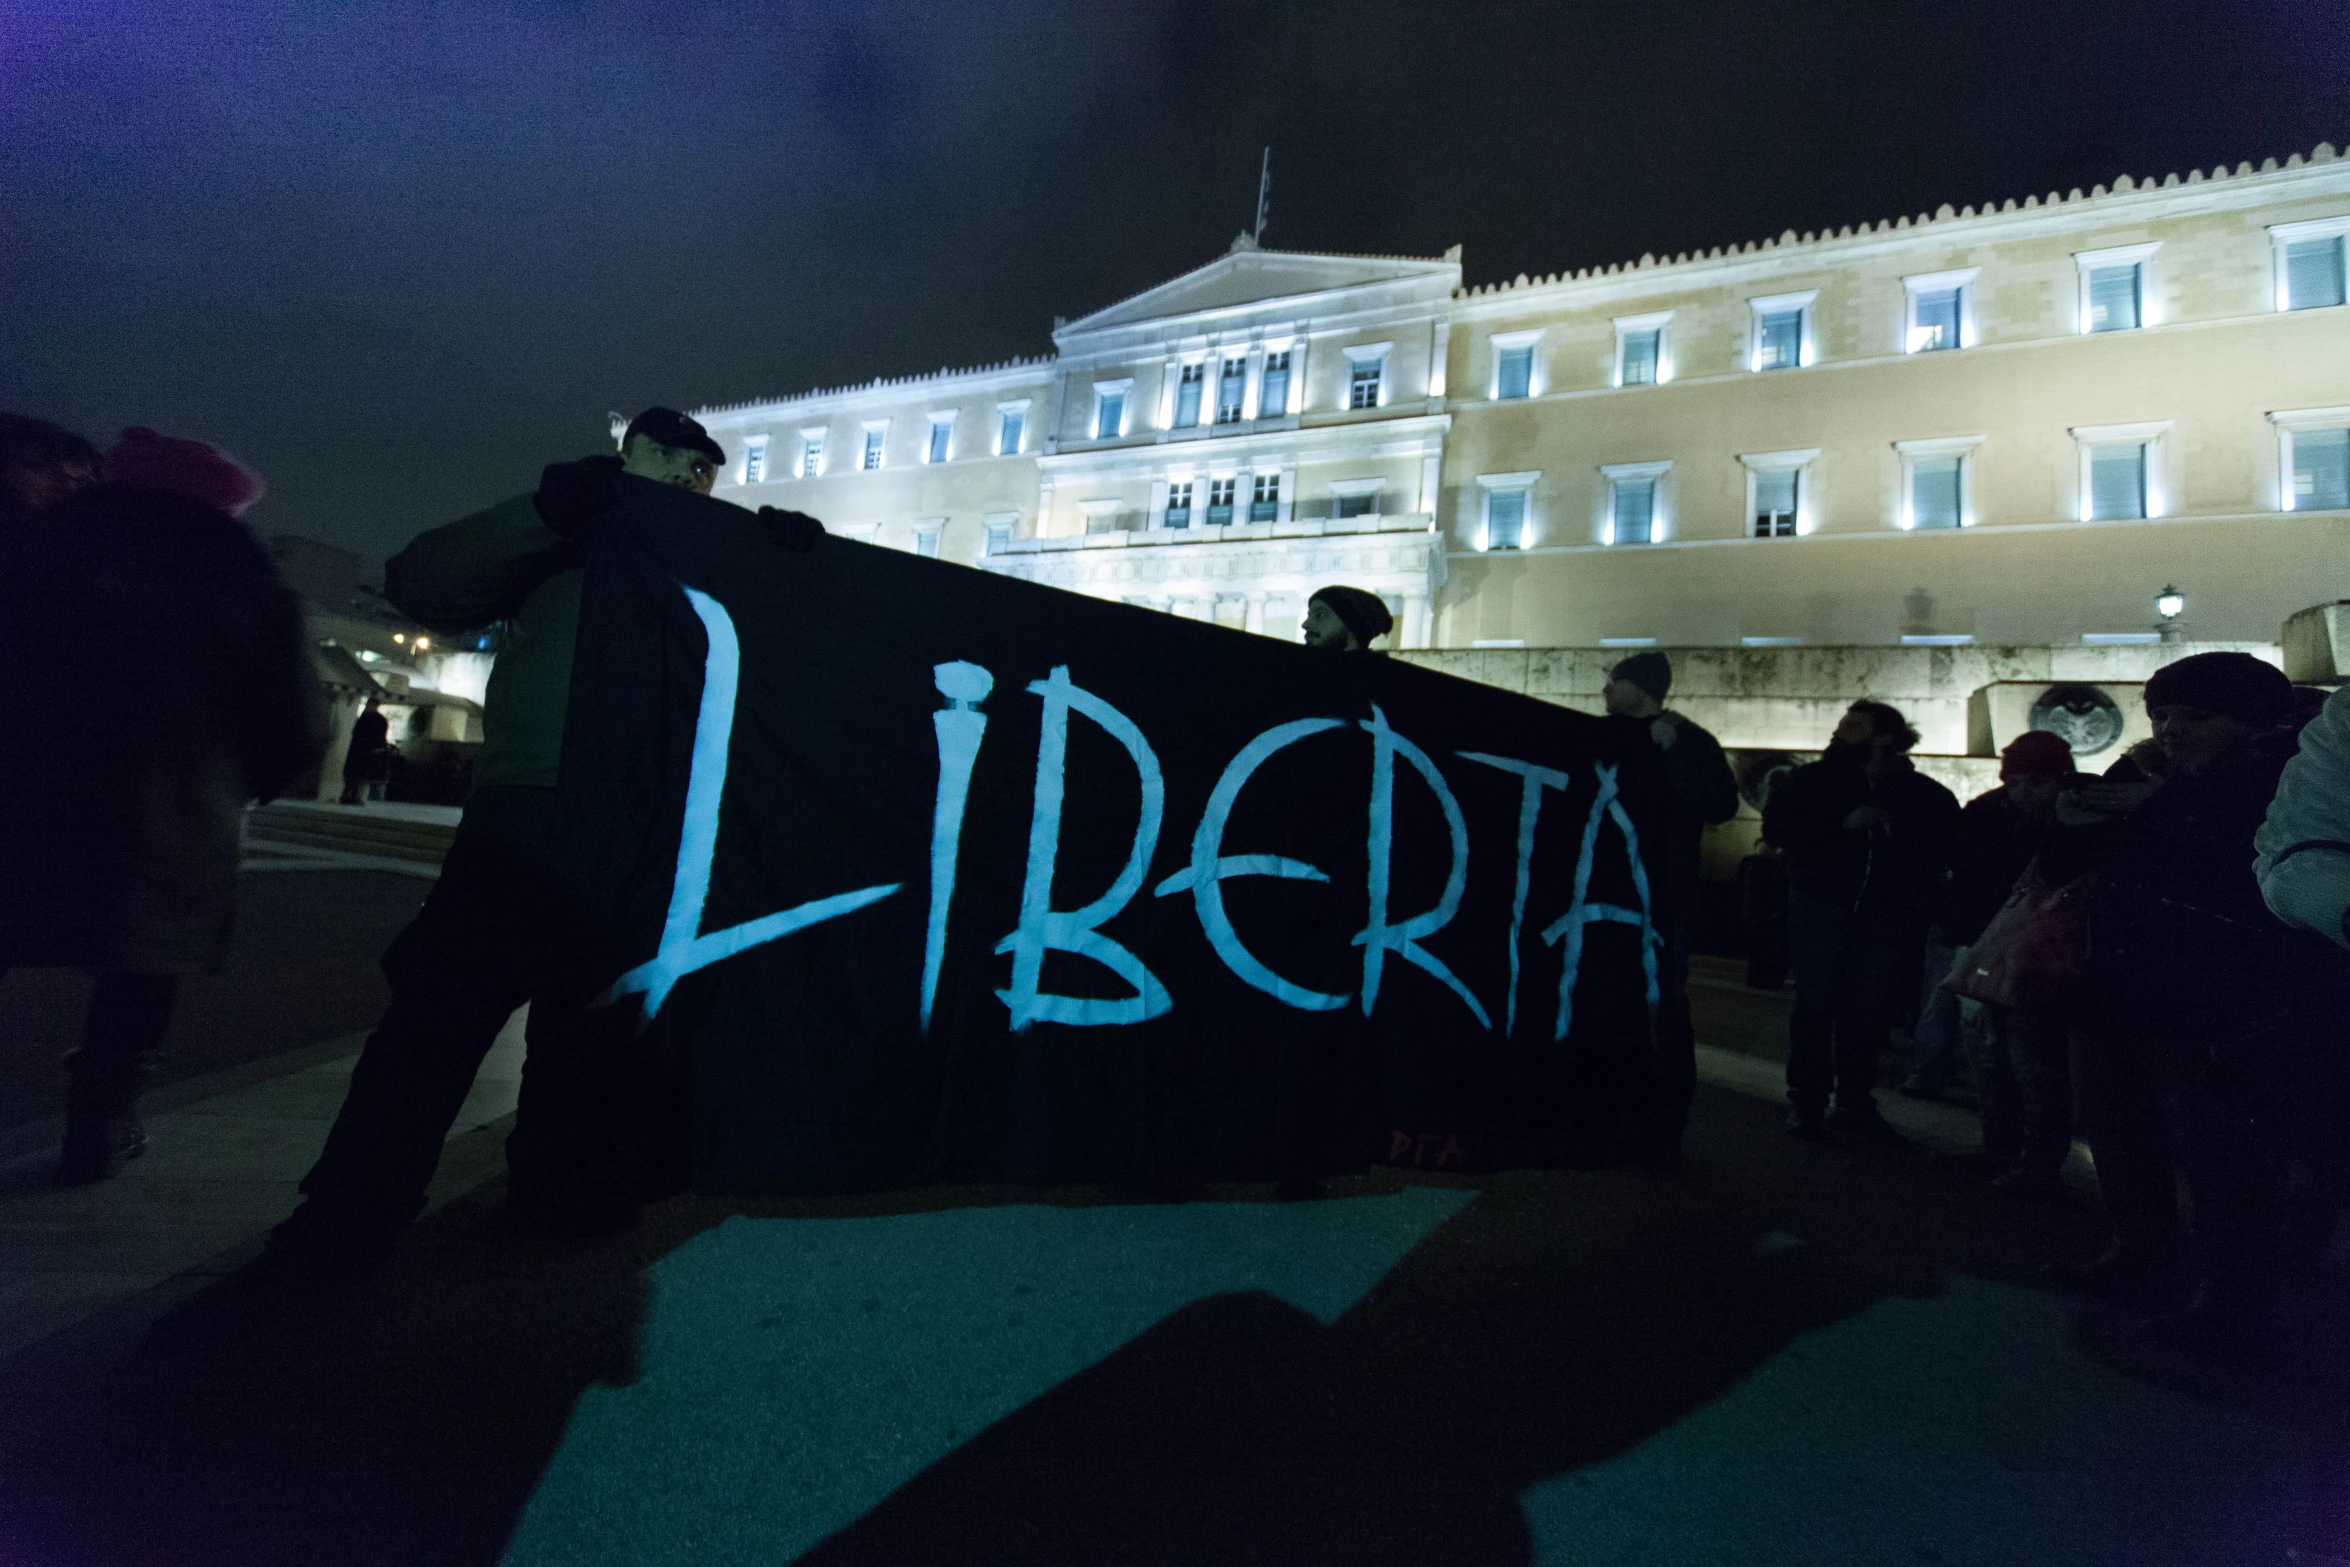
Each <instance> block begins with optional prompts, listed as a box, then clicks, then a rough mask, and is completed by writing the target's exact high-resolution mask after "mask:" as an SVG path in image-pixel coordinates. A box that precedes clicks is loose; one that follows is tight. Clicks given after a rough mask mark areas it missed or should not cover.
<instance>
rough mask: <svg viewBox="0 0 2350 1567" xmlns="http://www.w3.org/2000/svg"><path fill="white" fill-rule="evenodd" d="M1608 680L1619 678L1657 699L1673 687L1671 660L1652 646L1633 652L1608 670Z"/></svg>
mask: <svg viewBox="0 0 2350 1567" xmlns="http://www.w3.org/2000/svg"><path fill="white" fill-rule="evenodd" d="M1608 678H1609V679H1610V680H1621V681H1623V682H1624V683H1625V684H1626V685H1634V686H1638V687H1639V688H1640V689H1641V690H1643V691H1645V692H1647V693H1648V694H1649V695H1650V696H1652V697H1654V698H1655V699H1656V700H1657V701H1659V702H1662V701H1663V700H1664V699H1665V693H1666V692H1667V691H1670V690H1672V689H1673V661H1672V660H1671V659H1669V658H1667V657H1665V656H1664V654H1662V653H1659V652H1657V651H1656V650H1655V649H1654V648H1651V649H1649V650H1648V651H1646V652H1642V653H1635V654H1633V655H1632V656H1631V657H1630V658H1627V659H1625V660H1624V661H1623V662H1622V663H1620V664H1618V665H1616V667H1615V668H1613V669H1611V670H1609V671H1608Z"/></svg>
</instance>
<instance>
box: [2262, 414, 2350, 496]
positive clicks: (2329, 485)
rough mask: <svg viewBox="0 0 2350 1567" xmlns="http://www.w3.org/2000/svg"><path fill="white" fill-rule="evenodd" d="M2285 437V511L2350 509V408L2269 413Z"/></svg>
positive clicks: (2283, 454)
mask: <svg viewBox="0 0 2350 1567" xmlns="http://www.w3.org/2000/svg"><path fill="white" fill-rule="evenodd" d="M2269 419H2270V420H2271V421H2272V422H2273V423H2274V424H2275V425H2276V427H2277V435H2278V438H2279V439H2280V440H2281V441H2282V442H2283V451H2282V452H2281V453H2280V454H2279V455H2280V456H2282V457H2283V459H2284V474H2285V483H2284V495H2283V496H2282V497H2281V501H2282V504H2283V506H2284V509H2285V510H2287V511H2342V510H2346V509H2350V408H2313V409H2306V410H2303V411H2302V412H2299V413H2275V414H2270V415H2269Z"/></svg>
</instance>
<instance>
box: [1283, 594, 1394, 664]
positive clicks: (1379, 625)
mask: <svg viewBox="0 0 2350 1567" xmlns="http://www.w3.org/2000/svg"><path fill="white" fill-rule="evenodd" d="M1394 627H1395V617H1394V616H1393V615H1391V614H1389V613H1388V612H1387V605H1386V604H1385V603H1384V602H1382V601H1381V599H1380V597H1379V595H1378V594H1376V593H1371V592H1368V591H1366V590H1364V589H1362V588H1348V587H1337V586H1333V587H1327V588H1322V589H1319V590H1318V591H1316V593H1315V594H1314V596H1313V597H1312V598H1310V599H1308V600H1307V601H1306V623H1305V637H1306V646H1307V647H1318V648H1321V649H1323V650H1325V651H1326V652H1332V653H1368V652H1370V651H1371V650H1372V649H1371V643H1372V640H1373V639H1374V638H1377V637H1383V636H1385V635H1387V633H1388V632H1389V631H1391V630H1393V629H1394Z"/></svg>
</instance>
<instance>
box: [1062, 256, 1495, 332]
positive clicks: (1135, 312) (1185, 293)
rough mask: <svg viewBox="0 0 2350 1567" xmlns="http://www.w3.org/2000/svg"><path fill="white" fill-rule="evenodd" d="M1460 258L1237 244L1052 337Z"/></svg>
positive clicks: (1438, 272) (1443, 269)
mask: <svg viewBox="0 0 2350 1567" xmlns="http://www.w3.org/2000/svg"><path fill="white" fill-rule="evenodd" d="M1457 270H1458V264H1457V263H1454V262H1450V261H1441V260H1433V259H1429V260H1422V259H1419V258H1415V257H1409V256H1326V255H1314V254H1310V253H1308V252H1304V251H1288V250H1235V251H1233V252H1231V253H1230V254H1228V255H1223V256H1219V257H1217V258H1216V259H1215V260H1213V261H1211V262H1209V263H1208V264H1207V265H1206V266H1204V267H1194V268H1193V269H1192V270H1191V271H1189V272H1186V273H1184V274H1183V275H1182V276H1180V277H1176V278H1171V279H1169V280H1168V281H1167V282H1164V283H1161V284H1159V285H1158V286H1157V287H1156V288H1149V289H1145V290H1144V291H1143V292H1141V293H1139V294H1136V295H1134V296H1133V297H1132V298H1129V299H1123V300H1120V301H1119V302H1118V303H1117V304H1114V305H1111V306H1109V307H1108V308H1106V309H1103V310H1097V311H1095V312H1094V313H1093V314H1092V315H1089V316H1080V317H1079V318H1078V319H1077V320H1075V321H1071V322H1070V323H1068V324H1067V325H1066V326H1064V327H1062V328H1061V329H1060V331H1058V332H1055V333H1054V334H1053V335H1054V336H1055V337H1063V336H1067V335H1070V334H1073V333H1080V332H1094V331H1100V330H1102V329H1103V328H1106V327H1120V326H1133V325H1136V324H1137V323H1140V322H1144V321H1159V320H1165V319H1168V318H1170V317H1175V316H1187V315H1191V314H1193V313H1195V312H1197V311H1202V310H1222V309H1227V308H1230V307H1232V306H1235V305H1250V304H1255V303H1256V302H1258V301H1259V300H1268V299H1287V298H1291V297H1294V296H1296V295H1299V294H1319V293H1324V292H1327V291H1329V290H1331V289H1340V288H1356V287H1360V286H1362V285H1364V284H1370V283H1394V282H1401V281H1404V280H1406V279H1410V278H1420V277H1427V278H1441V277H1445V276H1446V275H1448V274H1450V273H1453V272H1456V271H1457Z"/></svg>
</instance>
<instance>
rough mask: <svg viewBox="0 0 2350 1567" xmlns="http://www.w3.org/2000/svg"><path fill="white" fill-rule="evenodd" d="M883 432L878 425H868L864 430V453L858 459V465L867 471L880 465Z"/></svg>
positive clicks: (869, 471)
mask: <svg viewBox="0 0 2350 1567" xmlns="http://www.w3.org/2000/svg"><path fill="white" fill-rule="evenodd" d="M884 433H885V432H884V430H883V429H882V427H881V426H880V425H870V426H868V427H867V428H866V430H865V455H864V457H863V458H862V459H860V462H859V466H861V467H862V468H864V470H865V471H866V472H867V473H871V472H872V471H873V470H874V469H876V468H878V467H880V466H881V438H882V435H883V434H884Z"/></svg>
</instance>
